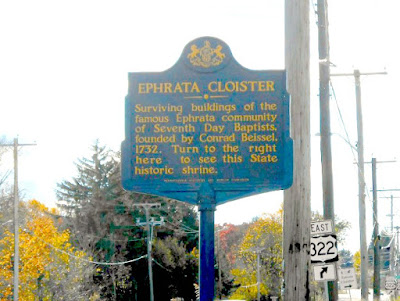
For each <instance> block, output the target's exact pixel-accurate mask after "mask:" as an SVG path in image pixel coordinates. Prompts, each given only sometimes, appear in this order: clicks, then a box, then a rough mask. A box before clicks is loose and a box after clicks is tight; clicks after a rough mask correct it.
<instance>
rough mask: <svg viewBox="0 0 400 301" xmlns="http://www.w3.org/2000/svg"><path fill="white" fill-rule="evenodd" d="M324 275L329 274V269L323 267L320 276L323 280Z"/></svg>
mask: <svg viewBox="0 0 400 301" xmlns="http://www.w3.org/2000/svg"><path fill="white" fill-rule="evenodd" d="M324 273H328V267H323V268H322V269H321V272H320V274H319V275H320V276H321V279H323V278H324V276H323V275H324Z"/></svg>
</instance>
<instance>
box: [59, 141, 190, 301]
mask: <svg viewBox="0 0 400 301" xmlns="http://www.w3.org/2000/svg"><path fill="white" fill-rule="evenodd" d="M92 151H93V155H92V156H91V157H90V158H82V159H80V160H79V161H78V163H77V164H76V167H77V170H78V175H77V176H76V177H74V178H73V179H72V180H71V181H63V182H62V183H59V184H58V190H57V196H58V199H59V206H60V208H61V209H62V210H63V212H64V214H65V215H66V216H67V217H68V221H69V227H71V228H72V229H73V231H72V232H73V233H75V237H76V240H77V243H79V245H80V246H81V247H82V248H84V249H85V251H86V252H89V251H88V250H91V254H93V257H94V258H95V259H96V260H98V261H112V262H115V261H120V262H122V261H127V260H131V259H134V258H138V257H140V256H143V255H144V254H146V252H147V248H146V242H147V231H146V229H144V228H142V227H140V226H138V225H137V224H136V220H137V219H138V218H139V219H141V220H142V221H144V220H145V212H144V211H143V210H142V209H141V207H140V206H137V205H138V204H141V203H148V202H150V203H151V202H156V203H161V207H160V208H155V209H152V210H151V217H153V218H155V219H158V220H159V219H160V218H161V217H163V218H164V219H165V224H164V225H163V226H160V227H157V228H155V229H154V230H155V233H154V237H157V239H155V240H156V242H157V243H153V253H154V254H155V255H154V260H157V262H158V263H159V266H158V267H157V268H156V267H155V266H154V277H157V279H158V281H157V282H155V285H154V290H155V291H157V290H158V289H161V288H164V287H168V288H170V289H169V290H167V291H164V289H163V291H164V292H165V298H166V297H168V296H169V295H171V296H172V297H174V296H176V295H178V296H179V295H180V297H185V294H186V295H188V296H189V295H190V296H192V295H193V294H194V287H193V283H195V282H196V277H197V261H196V260H195V259H193V256H192V257H191V256H190V254H191V251H193V249H194V248H195V247H196V246H197V244H198V225H197V213H196V212H195V210H194V207H193V206H190V205H187V204H185V203H182V202H177V201H174V200H171V199H166V198H160V197H156V196H151V195H145V194H139V193H134V192H127V191H125V190H124V189H123V188H122V186H121V175H120V174H121V173H120V158H119V154H118V153H114V152H112V151H111V150H108V149H107V148H106V147H105V146H101V145H100V144H99V142H98V141H97V142H96V143H95V144H94V145H93V146H92ZM172 238H174V239H172ZM171 239H172V240H171ZM177 242H179V243H177ZM166 245H167V246H171V248H172V249H173V250H175V251H176V252H177V254H186V255H185V256H184V258H185V260H184V261H183V262H182V261H181V259H180V257H181V256H180V255H179V256H178V255H177V256H173V258H174V260H175V261H176V262H175V263H174V266H176V267H177V268H173V269H171V267H169V268H167V269H166V270H163V271H161V269H162V268H161V266H165V265H167V266H168V265H169V264H168V263H166V262H165V261H164V259H165V258H166V257H165V256H163V255H161V254H164V253H165V252H164V251H163V250H165V248H166V247H165V246H166ZM158 248H160V250H158ZM178 251H179V252H178ZM182 252H183V253H182ZM193 270H194V271H195V272H194V273H193ZM97 271H98V273H97V274H96V275H95V279H96V281H97V283H98V285H99V287H101V289H102V298H103V299H107V300H130V299H127V298H128V296H133V297H129V298H136V299H138V300H146V299H149V298H148V292H149V289H148V282H149V280H148V277H147V275H148V271H147V261H146V259H142V260H138V261H136V262H132V263H130V264H125V265H118V266H111V267H110V266H109V267H103V266H99V267H98V269H97ZM165 271H168V272H169V273H171V275H169V276H168V277H158V275H157V274H156V272H160V273H164V272H165ZM183 271H190V273H189V274H188V275H186V274H182V273H183ZM175 274H178V275H175ZM182 275H185V276H186V280H187V281H189V282H191V285H190V286H189V287H190V289H191V291H192V292H193V293H192V292H186V291H182V289H183V288H182V283H187V281H186V282H182V279H181V278H179V277H177V276H182ZM171 288H173V289H171ZM185 289H186V286H185ZM168 300H169V299H168Z"/></svg>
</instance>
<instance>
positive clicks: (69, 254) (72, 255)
mask: <svg viewBox="0 0 400 301" xmlns="http://www.w3.org/2000/svg"><path fill="white" fill-rule="evenodd" d="M24 231H25V232H27V233H30V234H32V233H31V232H29V231H26V230H24ZM35 238H37V239H39V240H41V241H42V242H43V243H45V244H46V245H48V246H49V247H51V248H53V249H54V250H56V251H57V252H61V253H64V254H66V255H68V256H70V257H73V258H75V259H78V260H81V261H85V262H88V263H92V264H97V265H124V264H128V263H132V262H135V261H138V260H140V259H143V258H145V257H147V255H142V256H140V257H138V258H135V259H130V260H126V261H120V262H101V261H93V260H88V259H85V258H82V257H79V256H76V255H74V254H72V253H70V252H67V251H65V250H62V249H60V248H57V247H55V246H53V245H52V244H51V243H48V242H47V241H45V240H43V239H41V238H40V237H37V236H35Z"/></svg>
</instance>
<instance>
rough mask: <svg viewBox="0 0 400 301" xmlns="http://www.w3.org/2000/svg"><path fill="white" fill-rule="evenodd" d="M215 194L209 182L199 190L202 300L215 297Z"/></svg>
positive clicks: (206, 300) (205, 300)
mask: <svg viewBox="0 0 400 301" xmlns="http://www.w3.org/2000/svg"><path fill="white" fill-rule="evenodd" d="M215 207H216V203H215V195H214V191H213V190H212V188H211V186H210V185H209V184H205V185H204V186H202V188H201V190H200V192H199V211H200V277H199V278H200V301H209V300H213V298H214V248H215V241H214V240H215V238H214V237H215V236H214V213H215Z"/></svg>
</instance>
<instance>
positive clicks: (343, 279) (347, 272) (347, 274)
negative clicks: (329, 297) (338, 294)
mask: <svg viewBox="0 0 400 301" xmlns="http://www.w3.org/2000/svg"><path fill="white" fill-rule="evenodd" d="M339 284H340V289H341V290H349V289H357V288H358V284H357V278H356V270H355V269H354V268H347V269H339Z"/></svg>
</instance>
